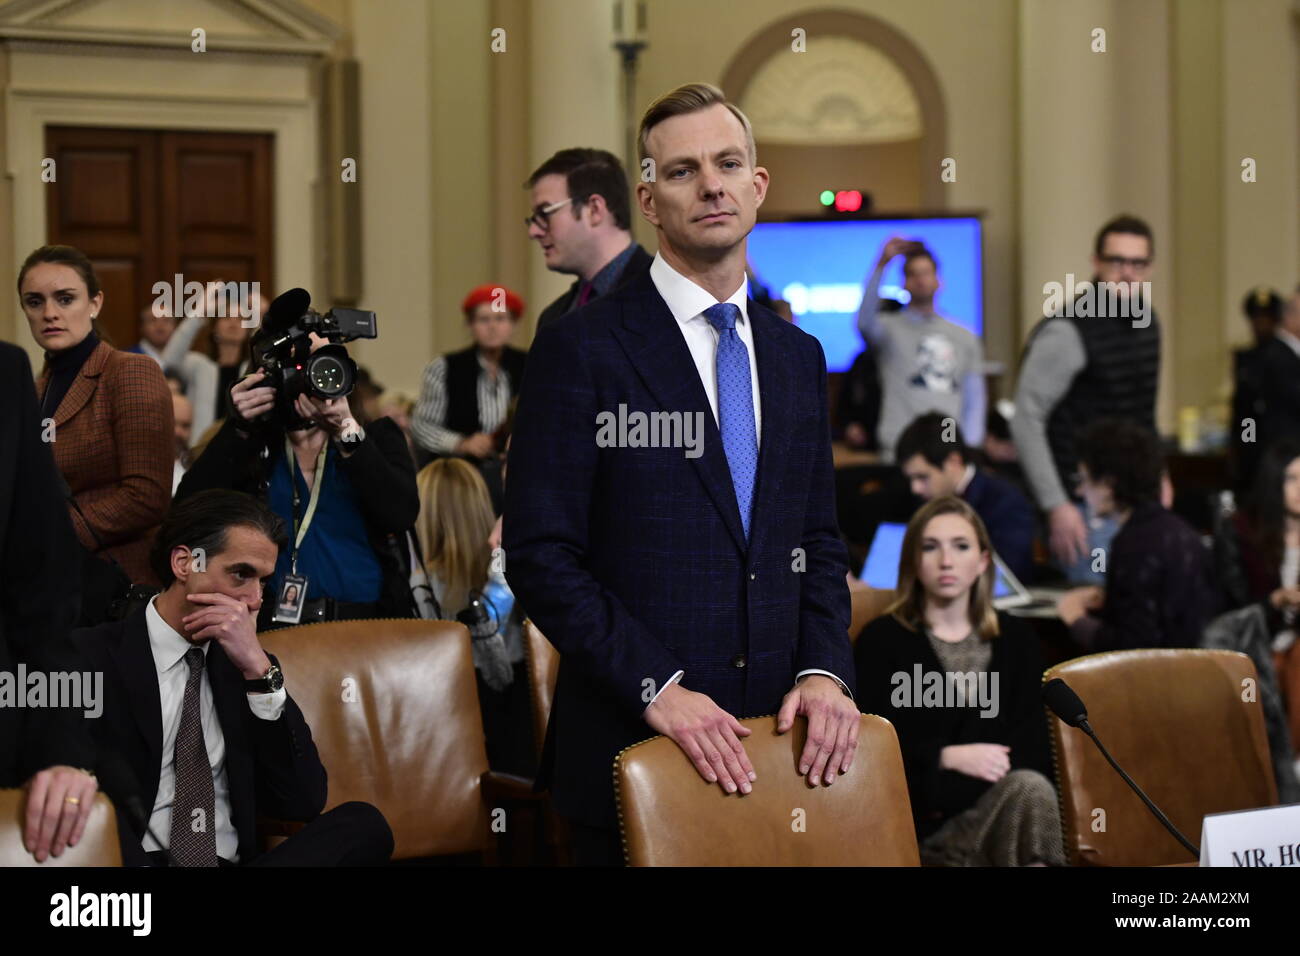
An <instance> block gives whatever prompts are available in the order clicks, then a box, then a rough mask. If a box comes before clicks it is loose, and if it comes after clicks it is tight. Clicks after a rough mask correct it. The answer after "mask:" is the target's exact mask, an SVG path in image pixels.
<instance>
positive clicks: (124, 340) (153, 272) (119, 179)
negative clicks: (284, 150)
mask: <svg viewBox="0 0 1300 956" xmlns="http://www.w3.org/2000/svg"><path fill="white" fill-rule="evenodd" d="M272 149H273V139H272V137H271V135H270V134H246V133H201V132H198V133H195V132H183V131H165V130H116V129H101V128H97V127H70V126H51V127H47V129H46V155H47V156H50V157H52V158H53V159H54V160H55V169H56V171H57V175H56V178H55V181H54V182H52V183H50V184H49V187H48V188H49V192H48V194H47V198H46V213H47V222H48V224H49V225H48V230H49V238H48V241H49V242H51V243H63V244H66V245H70V246H76V247H77V248H78V249H81V250H82V251H83V252H85V253H86V255H88V256H89V257H90V259H91V261H92V262H93V263H94V264H95V271H96V272H97V273H98V275H99V279H100V284H101V285H102V286H103V288H104V306H103V309H102V310H101V312H100V319H101V325H102V326H103V328H104V330H105V332H106V333H107V334H108V335H109V337H110V338H111V339H112V341H113V344H114V345H116V346H118V347H119V348H122V347H125V346H128V345H131V344H133V343H134V342H135V341H136V340H137V339H138V338H139V333H138V328H139V315H140V312H141V310H143V309H146V308H148V307H150V306H151V305H152V303H153V301H154V292H153V286H154V283H156V282H166V283H168V284H169V285H170V284H172V283H173V282H174V278H175V276H176V274H177V273H179V274H180V275H181V276H182V282H191V281H197V282H209V281H213V280H218V279H220V280H223V281H227V282H251V281H257V282H260V283H261V284H262V286H263V288H264V290H265V291H266V292H268V293H272V291H273V290H271V286H270V283H271V278H272V268H273V259H272V242H271V224H272V202H273V192H272V181H271V176H272V173H271V160H272ZM206 340H207V332H206V330H205V332H204V333H203V335H202V336H201V337H200V339H199V340H198V341H196V343H195V347H196V348H203V347H204V346H205V344H206Z"/></svg>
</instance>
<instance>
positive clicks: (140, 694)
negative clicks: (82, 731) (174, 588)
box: [112, 611, 163, 810]
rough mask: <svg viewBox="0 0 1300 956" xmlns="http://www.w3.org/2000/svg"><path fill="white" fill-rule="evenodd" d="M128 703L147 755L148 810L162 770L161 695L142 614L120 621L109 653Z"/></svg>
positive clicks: (147, 629)
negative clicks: (115, 665) (118, 630)
mask: <svg viewBox="0 0 1300 956" xmlns="http://www.w3.org/2000/svg"><path fill="white" fill-rule="evenodd" d="M112 654H113V658H114V660H115V661H116V663H117V668H118V672H119V673H120V674H121V677H122V685H123V686H124V687H125V688H126V691H127V699H128V700H129V701H130V707H131V716H132V717H133V718H134V719H135V724H136V728H137V729H138V730H139V731H140V734H141V736H143V737H144V743H145V748H146V752H147V753H148V755H149V763H148V765H147V768H146V769H147V776H144V777H142V778H141V780H140V783H141V784H143V785H144V786H146V787H147V788H148V790H149V792H148V794H147V796H148V799H149V801H150V802H149V809H150V810H152V807H153V803H152V801H153V800H154V799H155V798H156V797H157V793H158V775H159V773H160V771H161V769H162V744H163V739H162V738H163V729H162V695H161V694H160V692H159V690H158V667H157V665H156V664H155V663H154V659H153V650H152V649H151V647H150V645H149V628H148V626H147V625H146V623H145V613H144V612H143V611H140V612H137V613H135V614H132V615H131V616H130V617H128V618H127V619H126V620H125V621H124V622H123V628H122V636H121V638H120V640H119V641H118V644H117V646H116V647H115V648H114V649H113V651H112Z"/></svg>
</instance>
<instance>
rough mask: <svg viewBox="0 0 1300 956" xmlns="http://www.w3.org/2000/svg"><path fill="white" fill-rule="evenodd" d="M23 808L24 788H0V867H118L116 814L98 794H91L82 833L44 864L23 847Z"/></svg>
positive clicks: (24, 807) (103, 797)
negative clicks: (73, 843)
mask: <svg viewBox="0 0 1300 956" xmlns="http://www.w3.org/2000/svg"><path fill="white" fill-rule="evenodd" d="M26 808H27V791H26V790H0V867H2V866H121V865H122V847H121V845H120V844H119V843H118V841H117V814H116V813H115V812H114V810H113V804H112V803H111V802H110V801H109V799H108V797H106V796H105V795H104V794H102V793H97V794H95V806H94V808H93V809H92V810H91V811H90V819H89V820H88V821H87V822H86V832H85V833H83V834H82V835H81V839H80V840H79V841H78V842H77V845H76V846H70V847H68V848H67V849H66V850H64V851H63V852H62V853H61V854H60V855H59V856H57V857H55V856H51V857H48V858H47V859H46V860H45V862H44V863H37V862H36V860H35V858H34V857H33V856H32V855H31V854H30V853H28V852H27V850H26V849H24V847H23V822H24V814H25V813H26Z"/></svg>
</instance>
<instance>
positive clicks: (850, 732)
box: [776, 674, 862, 786]
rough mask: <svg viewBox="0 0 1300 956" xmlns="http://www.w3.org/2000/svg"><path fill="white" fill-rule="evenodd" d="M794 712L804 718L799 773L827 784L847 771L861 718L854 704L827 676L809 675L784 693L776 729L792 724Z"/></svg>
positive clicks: (782, 728) (851, 761)
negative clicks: (805, 728)
mask: <svg viewBox="0 0 1300 956" xmlns="http://www.w3.org/2000/svg"><path fill="white" fill-rule="evenodd" d="M796 714H803V715H804V716H805V717H807V718H808V741H807V743H805V744H804V748H803V754H802V756H800V758H799V772H800V773H801V774H805V775H806V776H807V777H808V782H809V783H811V784H812V785H813V786H816V785H817V784H818V783H819V782H820V781H822V780H825V781H826V783H827V785H829V784H831V783H833V782H834V781H835V775H836V774H837V773H847V772H848V769H849V767H850V765H852V763H853V754H854V753H855V752H857V749H858V727H859V722H860V720H861V717H862V715H861V713H859V711H858V705H857V704H855V703H854V702H853V699H852V698H851V697H848V696H847V695H846V694H845V693H844V691H842V690H841V689H840V685H839V684H837V683H836V682H835V681H833V680H831V679H830V678H829V677H826V676H824V675H822V674H810V675H808V676H807V677H805V678H803V679H802V680H800V681H798V682H797V683H796V684H795V685H794V689H793V690H791V691H790V693H788V694H786V695H785V700H784V701H782V702H781V711H780V713H778V714H777V717H776V732H777V733H778V734H783V733H785V732H786V731H787V730H789V729H790V728H791V727H793V726H794V718H795V715H796Z"/></svg>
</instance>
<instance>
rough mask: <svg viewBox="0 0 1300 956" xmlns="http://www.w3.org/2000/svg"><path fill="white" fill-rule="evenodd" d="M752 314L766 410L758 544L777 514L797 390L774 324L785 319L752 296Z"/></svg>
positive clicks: (754, 538) (752, 531)
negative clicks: (792, 398)
mask: <svg viewBox="0 0 1300 956" xmlns="http://www.w3.org/2000/svg"><path fill="white" fill-rule="evenodd" d="M747 311H748V317H749V322H750V325H751V327H752V328H753V332H754V353H755V356H754V361H756V362H758V393H759V402H760V404H761V405H762V410H763V425H762V440H761V441H760V442H759V446H758V484H757V487H756V488H755V489H754V513H753V515H752V517H751V519H750V526H749V537H750V541H751V542H753V543H755V544H757V543H758V536H759V534H760V533H763V532H766V530H767V522H766V521H764V520H763V518H764V516H765V515H768V516H770V515H774V514H776V503H777V500H778V499H779V498H780V494H781V486H780V482H778V481H777V475H778V474H779V473H780V471H781V464H782V463H783V462H784V461H785V460H786V455H787V453H788V449H789V447H790V421H791V418H790V415H791V411H790V410H791V404H790V400H789V396H791V395H793V394H794V386H793V383H792V382H791V381H790V368H789V366H788V365H787V364H786V361H785V356H783V355H782V354H781V353H780V352H779V351H778V350H777V346H776V334H777V331H778V330H777V329H776V328H775V326H774V325H773V323H776V322H784V321H785V320H784V319H782V318H780V317H777V316H772V315H770V314H768V313H767V312H766V311H764V310H762V308H761V307H760V306H759V305H758V304H757V303H755V302H754V300H753V299H750V300H749V304H748V309H747Z"/></svg>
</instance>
